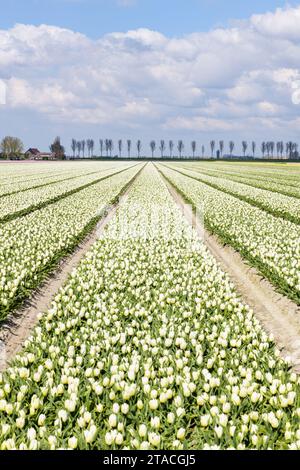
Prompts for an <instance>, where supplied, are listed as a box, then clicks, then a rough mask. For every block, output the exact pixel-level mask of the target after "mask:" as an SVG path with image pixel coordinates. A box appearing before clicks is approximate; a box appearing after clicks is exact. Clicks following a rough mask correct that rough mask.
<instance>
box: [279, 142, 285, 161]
mask: <svg viewBox="0 0 300 470" xmlns="http://www.w3.org/2000/svg"><path fill="white" fill-rule="evenodd" d="M283 152H284V143H283V142H282V141H281V142H280V149H279V153H280V158H281V159H282V155H283Z"/></svg>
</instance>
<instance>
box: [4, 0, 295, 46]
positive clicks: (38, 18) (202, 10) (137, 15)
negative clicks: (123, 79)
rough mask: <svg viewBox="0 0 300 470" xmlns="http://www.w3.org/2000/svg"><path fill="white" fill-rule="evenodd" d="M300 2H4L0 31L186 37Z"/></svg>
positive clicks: (68, 0)
mask: <svg viewBox="0 0 300 470" xmlns="http://www.w3.org/2000/svg"><path fill="white" fill-rule="evenodd" d="M287 3H288V4H289V5H296V4H297V3H299V2H296V1H289V2H286V1H282V0H251V1H243V0H9V1H6V0H5V1H3V0H0V5H1V17H0V28H3V29H6V28H10V27H12V26H13V25H14V24H15V23H25V24H34V25H39V24H41V23H45V24H51V25H56V26H60V27H65V28H69V29H72V30H74V31H79V32H82V33H84V34H86V35H87V36H90V37H93V38H97V37H100V36H102V35H103V34H106V33H110V32H112V31H124V32H125V31H128V30H129V29H137V28H149V29H153V30H156V31H160V32H162V33H163V34H165V35H167V36H182V35H184V34H188V33H193V32H197V31H207V30H209V29H211V28H214V27H216V26H228V25H230V24H231V22H232V21H234V20H237V19H244V18H248V17H249V16H250V15H252V14H253V13H264V12H266V11H271V10H274V9H275V8H276V7H280V6H284V5H286V4H287Z"/></svg>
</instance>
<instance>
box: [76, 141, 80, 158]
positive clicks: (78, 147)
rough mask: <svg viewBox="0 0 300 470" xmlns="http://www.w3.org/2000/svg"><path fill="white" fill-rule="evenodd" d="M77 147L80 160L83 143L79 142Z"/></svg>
mask: <svg viewBox="0 0 300 470" xmlns="http://www.w3.org/2000/svg"><path fill="white" fill-rule="evenodd" d="M76 145H77V152H78V154H77V156H78V158H80V154H81V141H78V142H77V144H76Z"/></svg>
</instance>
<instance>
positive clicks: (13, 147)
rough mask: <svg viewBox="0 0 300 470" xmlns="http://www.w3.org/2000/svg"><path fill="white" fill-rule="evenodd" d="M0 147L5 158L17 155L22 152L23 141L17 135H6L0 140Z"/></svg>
mask: <svg viewBox="0 0 300 470" xmlns="http://www.w3.org/2000/svg"><path fill="white" fill-rule="evenodd" d="M0 149H1V153H2V154H3V156H4V157H6V158H11V157H16V156H17V157H18V156H20V155H21V154H22V152H23V142H22V141H21V140H20V139H19V138H18V137H12V136H10V135H7V136H6V137H4V138H3V140H2V141H1V144H0Z"/></svg>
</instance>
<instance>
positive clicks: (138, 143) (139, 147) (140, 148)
mask: <svg viewBox="0 0 300 470" xmlns="http://www.w3.org/2000/svg"><path fill="white" fill-rule="evenodd" d="M136 148H137V152H138V158H140V156H141V150H142V142H141V141H140V140H138V141H137V143H136Z"/></svg>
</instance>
